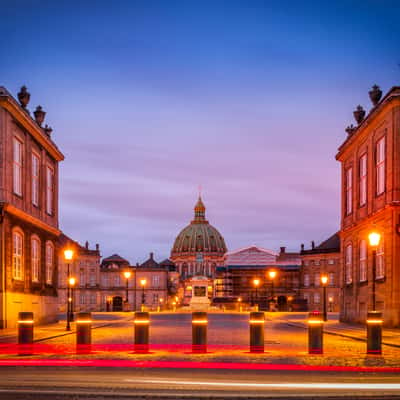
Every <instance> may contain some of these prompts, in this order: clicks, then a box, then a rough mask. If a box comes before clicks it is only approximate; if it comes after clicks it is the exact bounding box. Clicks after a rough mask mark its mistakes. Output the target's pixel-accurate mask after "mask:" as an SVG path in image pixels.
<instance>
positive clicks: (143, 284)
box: [140, 278, 147, 311]
mask: <svg viewBox="0 0 400 400" xmlns="http://www.w3.org/2000/svg"><path fill="white" fill-rule="evenodd" d="M146 283H147V280H146V278H142V279H141V280H140V286H141V287H142V311H143V309H144V300H145V298H144V287H145V286H146Z"/></svg>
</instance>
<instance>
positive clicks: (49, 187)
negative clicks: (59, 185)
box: [46, 167, 54, 215]
mask: <svg viewBox="0 0 400 400" xmlns="http://www.w3.org/2000/svg"><path fill="white" fill-rule="evenodd" d="M53 199H54V171H53V169H52V168H51V167H47V170H46V212H47V214H50V215H52V214H53Z"/></svg>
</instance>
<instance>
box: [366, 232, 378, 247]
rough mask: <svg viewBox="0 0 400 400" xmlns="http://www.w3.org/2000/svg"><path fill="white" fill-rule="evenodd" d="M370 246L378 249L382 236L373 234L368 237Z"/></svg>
mask: <svg viewBox="0 0 400 400" xmlns="http://www.w3.org/2000/svg"><path fill="white" fill-rule="evenodd" d="M368 240H369V244H370V246H372V247H378V246H379V242H380V241H381V235H380V233H378V232H371V233H370V234H369V235H368Z"/></svg>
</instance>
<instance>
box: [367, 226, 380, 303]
mask: <svg viewBox="0 0 400 400" xmlns="http://www.w3.org/2000/svg"><path fill="white" fill-rule="evenodd" d="M368 240H369V245H370V246H371V247H372V310H373V311H375V309H376V294H375V279H376V249H377V248H378V246H379V242H380V241H381V235H380V233H378V232H371V233H370V234H369V235H368Z"/></svg>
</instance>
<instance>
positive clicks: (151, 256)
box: [150, 252, 154, 260]
mask: <svg viewBox="0 0 400 400" xmlns="http://www.w3.org/2000/svg"><path fill="white" fill-rule="evenodd" d="M153 256H154V253H153V252H151V253H150V260H153Z"/></svg>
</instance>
